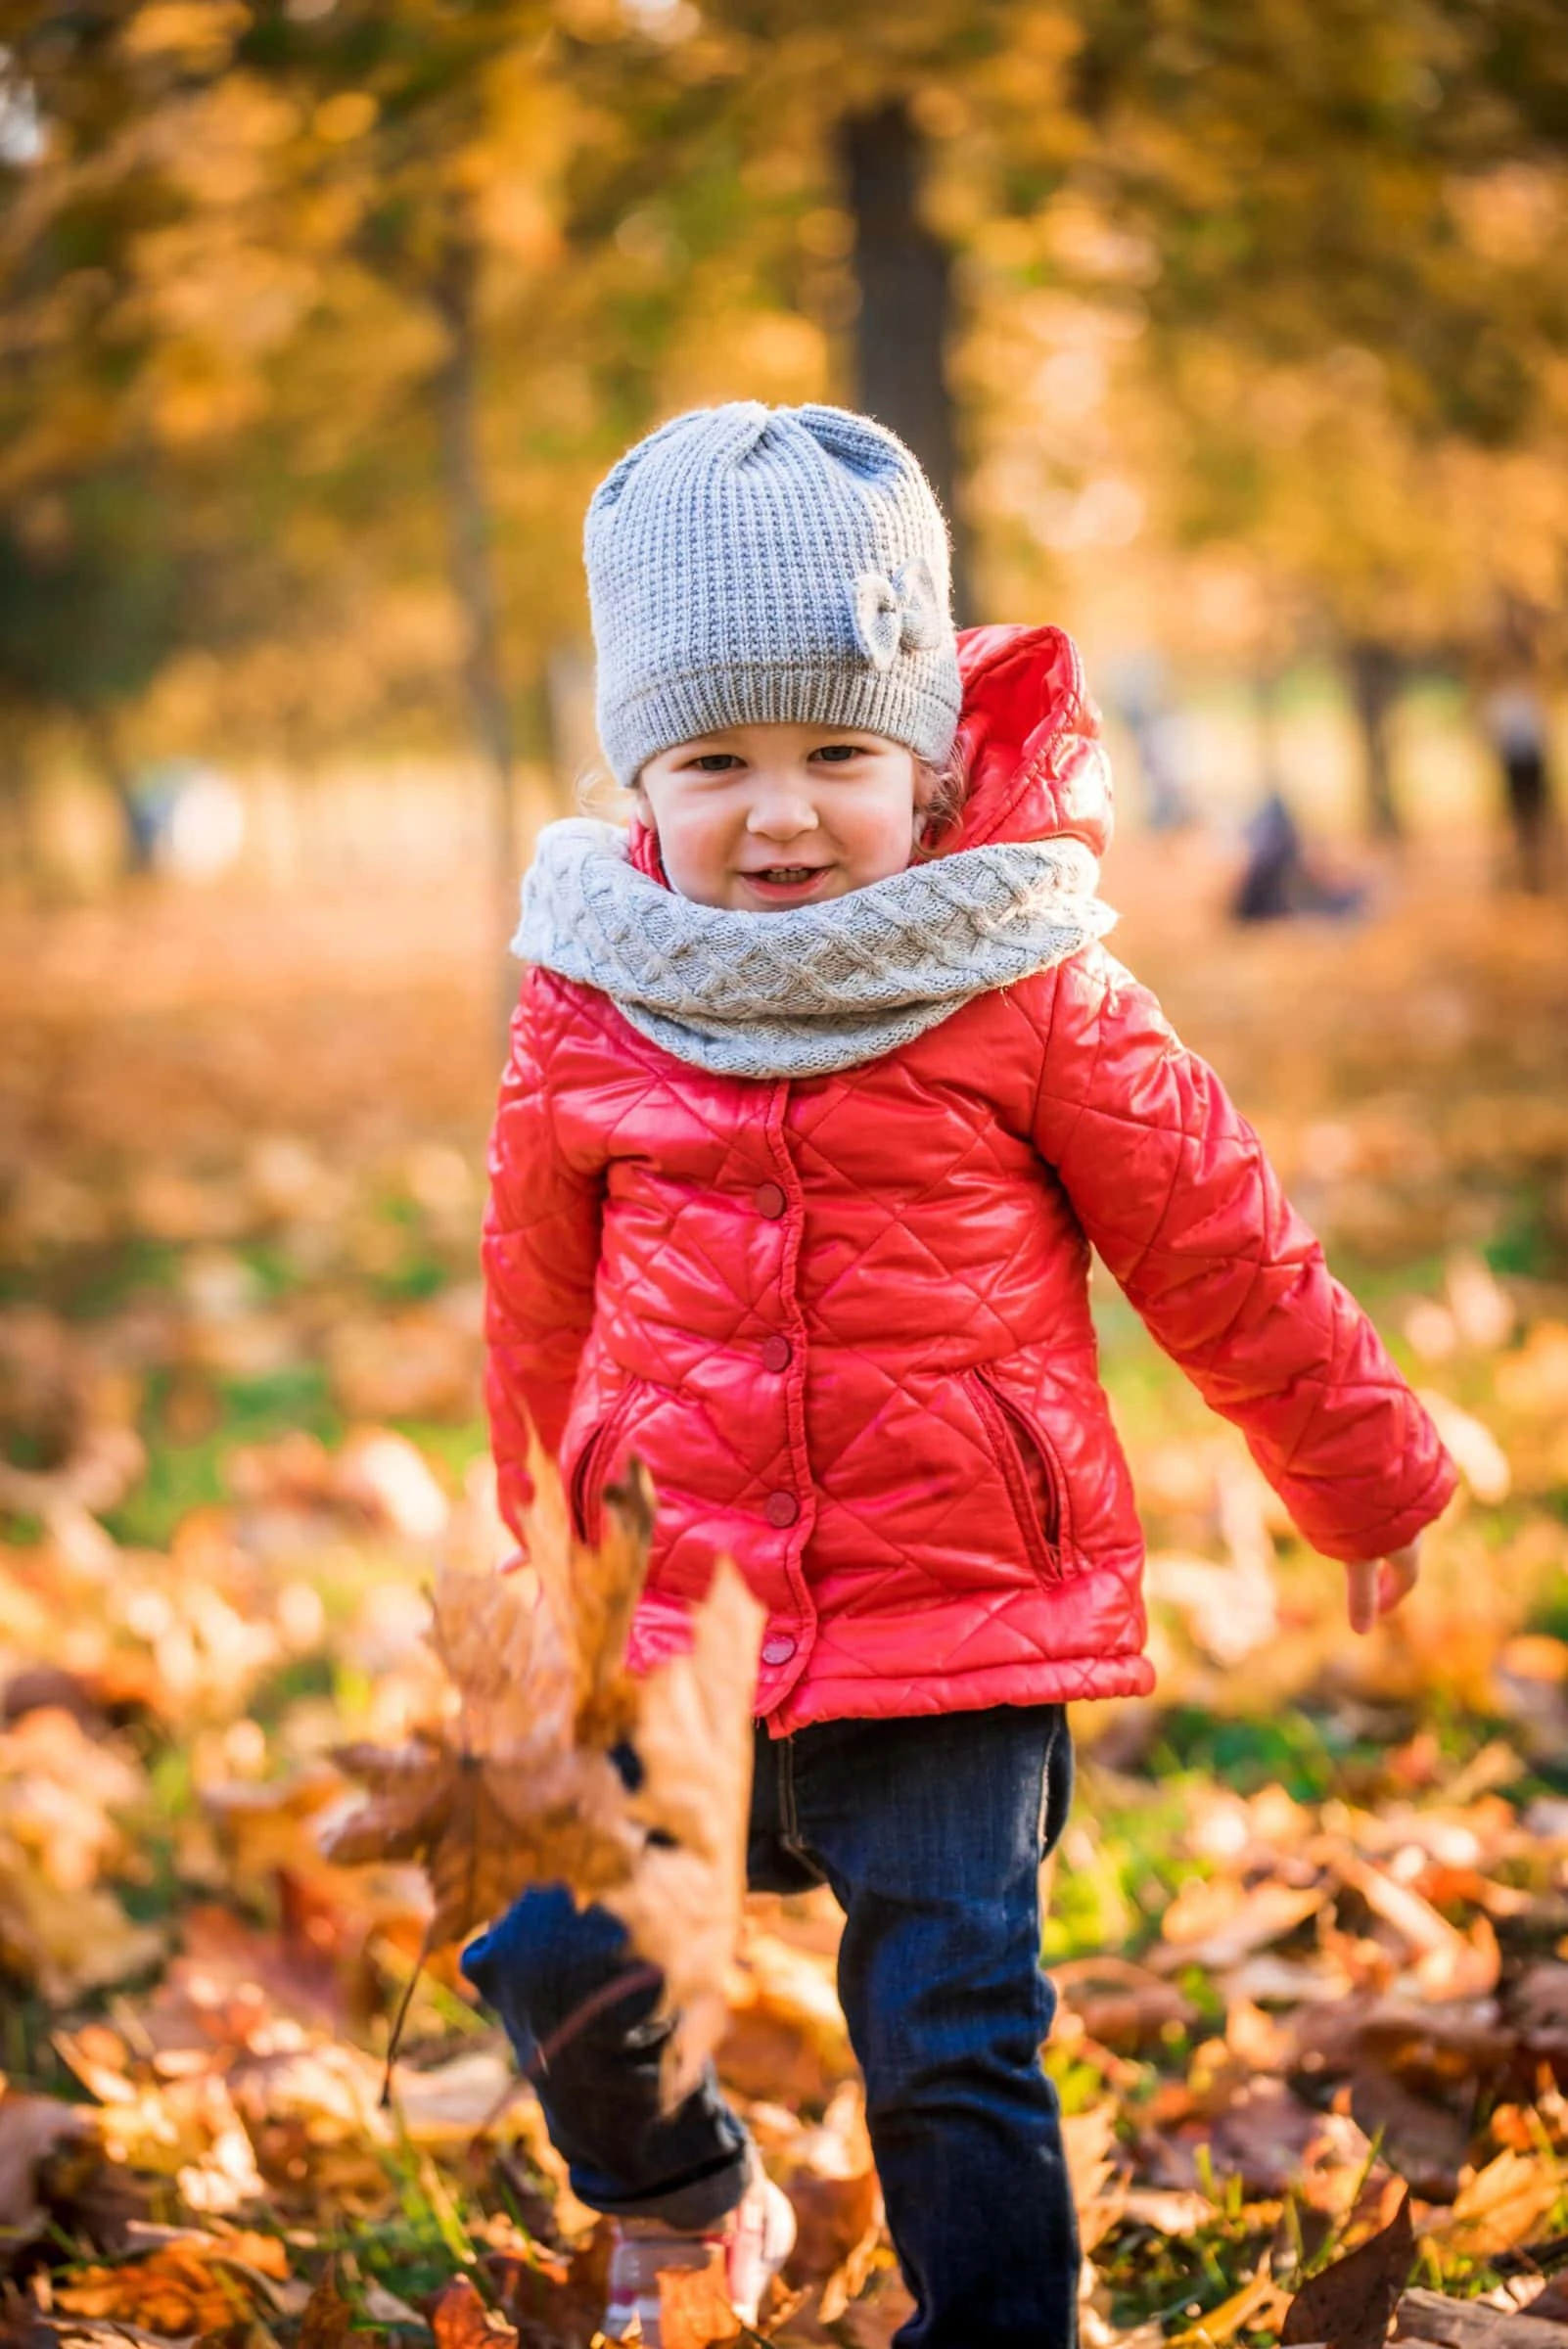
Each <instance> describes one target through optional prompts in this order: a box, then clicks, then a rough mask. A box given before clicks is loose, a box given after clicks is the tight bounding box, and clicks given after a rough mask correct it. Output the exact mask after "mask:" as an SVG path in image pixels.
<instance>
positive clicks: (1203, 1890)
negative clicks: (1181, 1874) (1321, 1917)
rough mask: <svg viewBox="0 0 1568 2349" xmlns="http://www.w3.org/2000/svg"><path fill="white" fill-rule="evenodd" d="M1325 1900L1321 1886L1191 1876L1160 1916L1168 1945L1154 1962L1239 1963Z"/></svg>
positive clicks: (1291, 1928)
mask: <svg viewBox="0 0 1568 2349" xmlns="http://www.w3.org/2000/svg"><path fill="white" fill-rule="evenodd" d="M1324 1898H1325V1895H1324V1893H1323V1890H1322V1888H1321V1886H1319V1885H1312V1884H1309V1885H1305V1886H1296V1885H1292V1884H1281V1883H1279V1882H1277V1881H1276V1880H1275V1879H1274V1878H1272V1877H1268V1878H1266V1879H1265V1881H1264V1882H1263V1883H1261V1884H1254V1885H1253V1886H1251V1887H1250V1888H1246V1887H1243V1886H1242V1885H1240V1884H1237V1883H1235V1882H1233V1881H1231V1880H1229V1879H1227V1878H1224V1877H1214V1878H1210V1879H1208V1880H1207V1881H1206V1880H1204V1879H1202V1878H1199V1877H1193V1878H1191V1879H1189V1881H1188V1882H1187V1883H1185V1884H1183V1885H1182V1887H1181V1890H1180V1891H1179V1893H1177V1895H1176V1899H1175V1900H1174V1901H1173V1902H1172V1903H1171V1906H1170V1907H1169V1909H1167V1911H1166V1912H1165V1915H1164V1917H1163V1918H1162V1919H1161V1925H1160V1931H1161V1934H1162V1937H1163V1938H1164V1940H1165V1942H1166V1943H1167V1944H1168V1945H1169V1946H1168V1947H1167V1948H1165V1949H1163V1950H1156V1951H1154V1952H1153V1953H1152V1955H1151V1962H1152V1963H1153V1964H1155V1965H1158V1966H1164V1967H1168V1968H1169V1967H1174V1966H1176V1965H1206V1966H1213V1967H1215V1968H1220V1967H1223V1966H1229V1965H1235V1964H1237V1963H1239V1961H1240V1960H1241V1959H1242V1958H1243V1957H1249V1956H1250V1955H1251V1953H1252V1952H1253V1951H1254V1950H1261V1949H1266V1948H1267V1947H1268V1944H1269V1943H1270V1942H1275V1941H1283V1940H1284V1938H1285V1936H1286V1934H1287V1933H1293V1932H1294V1931H1295V1929H1296V1927H1297V1926H1298V1925H1300V1924H1304V1923H1305V1922H1306V1920H1307V1918H1308V1917H1310V1916H1315V1915H1316V1913H1317V1911H1318V1910H1320V1909H1321V1908H1322V1906H1323V1901H1324Z"/></svg>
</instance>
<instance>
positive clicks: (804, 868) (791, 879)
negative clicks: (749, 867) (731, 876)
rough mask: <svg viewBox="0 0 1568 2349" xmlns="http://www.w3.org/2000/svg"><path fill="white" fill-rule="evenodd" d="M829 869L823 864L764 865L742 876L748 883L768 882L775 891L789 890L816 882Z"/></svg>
mask: <svg viewBox="0 0 1568 2349" xmlns="http://www.w3.org/2000/svg"><path fill="white" fill-rule="evenodd" d="M826 870H827V867H826V866H825V865H821V864H764V865H761V866H759V867H758V868H757V869H756V870H755V871H753V872H749V873H746V874H744V875H743V876H742V878H743V879H745V880H747V881H766V882H768V883H770V884H771V885H772V887H773V888H775V889H788V888H792V887H794V886H796V885H798V884H799V883H800V882H802V881H814V880H815V879H816V876H817V874H818V873H821V872H825V871H826Z"/></svg>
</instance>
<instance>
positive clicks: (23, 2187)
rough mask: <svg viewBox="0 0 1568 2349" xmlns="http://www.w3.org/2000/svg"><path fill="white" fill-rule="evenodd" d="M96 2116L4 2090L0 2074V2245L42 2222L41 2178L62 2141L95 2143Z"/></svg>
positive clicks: (49, 2099)
mask: <svg viewBox="0 0 1568 2349" xmlns="http://www.w3.org/2000/svg"><path fill="white" fill-rule="evenodd" d="M98 2142H99V2135H98V2121H97V2116H96V2115H95V2114H93V2113H91V2112H88V2111H85V2110H84V2109H83V2107H82V2106H81V2105H79V2104H64V2103H62V2102H61V2101H60V2100H59V2098H58V2097H55V2096H18V2095H16V2094H15V2093H8V2092H7V2090H6V2087H5V2083H4V2080H3V2079H0V2245H3V2244H4V2243H5V2242H6V2240H7V2239H8V2238H9V2240H10V2241H11V2243H12V2244H13V2245H15V2244H17V2243H20V2242H23V2241H25V2240H26V2239H27V2237H28V2236H29V2235H31V2234H34V2233H35V2232H36V2231H37V2230H38V2229H39V2228H41V2227H42V2226H43V2225H44V2223H45V2218H46V2213H45V2211H44V2208H43V2205H42V2202H41V2201H40V2198H39V2188H40V2181H41V2179H42V2177H43V2175H44V2173H45V2172H46V2170H47V2168H48V2166H49V2164H50V2163H51V2161H52V2160H53V2159H54V2158H55V2157H56V2156H57V2155H58V2154H59V2153H60V2151H61V2149H62V2148H63V2147H67V2146H72V2145H73V2146H76V2147H78V2148H81V2147H87V2148H91V2147H95V2146H96V2145H97V2144H98Z"/></svg>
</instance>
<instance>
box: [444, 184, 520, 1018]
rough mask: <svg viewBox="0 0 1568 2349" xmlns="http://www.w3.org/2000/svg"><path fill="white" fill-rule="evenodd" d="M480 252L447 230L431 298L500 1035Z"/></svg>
mask: <svg viewBox="0 0 1568 2349" xmlns="http://www.w3.org/2000/svg"><path fill="white" fill-rule="evenodd" d="M478 288H479V251H478V247H477V245H476V244H475V241H474V238H473V235H472V233H471V231H470V230H469V228H468V226H467V223H466V222H463V221H460V220H454V221H453V222H452V223H451V225H450V226H449V228H448V231H447V234H446V237H445V240H444V243H443V246H442V250H441V255H440V260H439V264H438V268H437V271H436V274H435V277H434V278H433V280H432V283H431V287H430V294H431V299H432V302H433V303H434V305H435V308H436V311H437V314H438V317H439V318H440V321H441V324H442V326H443V327H444V329H445V332H446V348H445V351H444V352H443V354H442V357H441V361H440V364H439V366H438V368H437V370H436V374H435V378H434V381H433V387H432V389H433V391H434V395H435V404H436V418H437V425H438V432H439V437H440V455H441V473H442V481H443V488H444V493H445V504H446V541H447V566H448V571H449V575H450V577H451V582H452V591H453V593H454V594H455V595H456V597H457V601H458V604H459V607H460V609H461V611H462V614H463V619H464V623H465V631H466V643H465V647H464V653H463V684H464V689H465V692H466V695H467V699H468V707H469V716H470V718H471V720H472V723H473V727H474V732H475V736H476V738H477V740H478V742H479V746H480V750H481V753H482V755H483V757H484V761H485V763H486V765H487V766H488V767H489V770H490V778H491V831H490V842H491V855H492V858H493V867H492V872H491V886H492V888H493V891H494V897H495V905H496V926H497V931H498V946H499V947H500V949H501V952H502V959H501V971H500V990H501V1000H500V1014H501V1033H502V1038H503V1043H504V1038H505V1035H506V1029H507V1024H508V1023H509V1021H510V1018H511V1011H512V1005H513V1002H514V1000H515V998H516V991H517V990H516V986H515V981H514V976H513V973H512V969H511V966H510V964H509V963H507V962H506V960H505V959H504V942H505V941H506V940H507V939H509V938H510V936H511V933H512V928H513V917H514V911H515V904H516V891H517V881H518V870H519V866H520V864H521V861H522V853H521V843H520V840H519V837H518V822H517V806H516V760H515V756H514V751H513V743H512V717H511V711H510V708H509V706H508V702H507V695H506V686H505V680H504V677H503V674H502V667H501V623H500V604H499V598H498V596H497V593H496V585H495V564H494V553H493V546H492V522H491V514H490V505H489V497H488V492H487V489H486V484H485V480H484V460H483V457H482V456H481V453H480V443H479V389H478V378H479V338H478V328H477V306H478V305H477V296H478Z"/></svg>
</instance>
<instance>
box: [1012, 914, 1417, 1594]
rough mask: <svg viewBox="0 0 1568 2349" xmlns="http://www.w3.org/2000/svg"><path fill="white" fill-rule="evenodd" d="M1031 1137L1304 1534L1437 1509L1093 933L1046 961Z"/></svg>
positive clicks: (1346, 1301)
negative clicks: (1051, 970)
mask: <svg viewBox="0 0 1568 2349" xmlns="http://www.w3.org/2000/svg"><path fill="white" fill-rule="evenodd" d="M1036 1139H1037V1142H1038V1147H1039V1150H1040V1152H1041V1154H1042V1155H1043V1156H1044V1157H1045V1158H1046V1159H1048V1160H1049V1162H1050V1163H1051V1165H1052V1166H1053V1167H1055V1168H1056V1170H1057V1172H1058V1174H1060V1176H1061V1179H1062V1181H1063V1183H1064V1184H1065V1186H1066V1189H1067V1192H1068V1195H1069V1197H1070V1198H1071V1200H1072V1202H1073V1206H1074V1209H1075V1211H1076V1212H1077V1214H1078V1217H1079V1220H1080V1221H1081V1222H1082V1223H1083V1225H1084V1231H1085V1232H1086V1233H1087V1235H1088V1237H1089V1239H1090V1240H1091V1241H1092V1242H1093V1244H1094V1246H1095V1247H1096V1248H1097V1249H1098V1250H1099V1253H1100V1255H1101V1257H1102V1258H1103V1259H1104V1261H1105V1263H1106V1264H1107V1265H1108V1266H1109V1267H1110V1269H1111V1271H1112V1273H1113V1274H1114V1275H1115V1277H1116V1279H1117V1280H1118V1281H1119V1282H1120V1283H1121V1285H1122V1287H1123V1288H1124V1289H1125V1290H1126V1292H1127V1295H1128V1297H1129V1298H1130V1301H1131V1303H1132V1304H1133V1305H1134V1306H1135V1307H1136V1309H1137V1311H1138V1313H1140V1314H1141V1316H1142V1318H1143V1319H1144V1321H1145V1322H1146V1323H1147V1324H1148V1326H1149V1329H1150V1330H1151V1331H1152V1333H1153V1335H1154V1336H1155V1338H1156V1339H1157V1340H1158V1341H1159V1343H1160V1344H1161V1345H1162V1346H1163V1347H1164V1348H1165V1350H1166V1352H1167V1353H1168V1354H1169V1355H1171V1356H1172V1357H1173V1359H1175V1360H1176V1361H1177V1362H1178V1363H1179V1364H1180V1366H1181V1368H1182V1369H1183V1370H1184V1371H1185V1372H1186V1373H1187V1375H1188V1377H1189V1378H1190V1379H1191V1380H1192V1382H1193V1384H1194V1385H1195V1386H1196V1388H1197V1389H1198V1392H1199V1394H1200V1395H1202V1397H1203V1399H1204V1401H1205V1402H1206V1403H1207V1404H1209V1405H1211V1407H1212V1408H1213V1409H1215V1410H1217V1411H1220V1412H1222V1413H1223V1415H1224V1417H1225V1418H1227V1419H1230V1420H1233V1421H1234V1422H1235V1424H1236V1425H1237V1426H1238V1427H1239V1428H1240V1429H1241V1431H1242V1433H1243V1435H1244V1436H1245V1437H1246V1439H1247V1445H1248V1448H1249V1450H1250V1451H1251V1452H1252V1455H1253V1457H1254V1459H1255V1460H1256V1461H1257V1463H1258V1465H1259V1467H1260V1468H1261V1469H1262V1470H1263V1473H1264V1474H1265V1476H1266V1477H1267V1478H1268V1482H1269V1483H1270V1484H1271V1485H1272V1486H1273V1488H1274V1490H1275V1492H1276V1493H1277V1494H1278V1495H1279V1497H1280V1498H1281V1499H1282V1500H1283V1501H1284V1503H1285V1506H1286V1507H1287V1509H1288V1510H1289V1511H1290V1514H1291V1516H1292V1518H1293V1519H1294V1520H1295V1523H1296V1524H1297V1526H1299V1528H1300V1529H1301V1532H1302V1533H1303V1535H1304V1536H1305V1537H1306V1539H1307V1540H1308V1541H1309V1542H1310V1543H1312V1544H1313V1546H1314V1549H1318V1550H1321V1551H1322V1552H1323V1553H1324V1554H1325V1555H1326V1556H1328V1557H1332V1558H1341V1559H1345V1560H1347V1561H1349V1560H1352V1559H1359V1558H1375V1557H1380V1556H1384V1555H1386V1554H1387V1553H1388V1552H1389V1551H1390V1550H1393V1549H1398V1548H1400V1547H1401V1546H1402V1545H1403V1544H1404V1543H1407V1542H1408V1541H1410V1540H1411V1539H1412V1538H1413V1537H1414V1536H1415V1535H1416V1534H1417V1533H1419V1531H1420V1530H1421V1528H1422V1526H1424V1525H1426V1524H1427V1523H1428V1522H1429V1521H1430V1520H1431V1519H1432V1518H1433V1517H1435V1516H1436V1515H1437V1514H1438V1512H1439V1511H1440V1510H1441V1509H1442V1508H1443V1506H1444V1505H1445V1503H1446V1502H1447V1501H1448V1499H1449V1497H1450V1496H1451V1494H1452V1493H1453V1488H1454V1483H1455V1476H1454V1470H1453V1462H1452V1461H1451V1460H1450V1458H1449V1456H1448V1454H1447V1452H1446V1451H1444V1449H1443V1446H1442V1444H1441V1443H1440V1442H1439V1440H1438V1435H1437V1431H1436V1429H1435V1428H1434V1427H1433V1425H1432V1422H1431V1420H1430V1419H1429V1418H1428V1416H1427V1414H1426V1412H1425V1411H1424V1410H1423V1409H1422V1407H1421V1405H1420V1404H1419V1403H1418V1402H1417V1401H1416V1399H1415V1397H1414V1396H1413V1395H1412V1394H1411V1392H1410V1390H1409V1388H1408V1387H1407V1385H1406V1383H1405V1380H1404V1379H1403V1378H1402V1377H1401V1376H1400V1374H1399V1372H1398V1370H1397V1369H1396V1368H1395V1366H1394V1364H1393V1362H1392V1361H1391V1360H1390V1359H1389V1357H1388V1355H1387V1353H1386V1351H1385V1349H1384V1347H1383V1344H1382V1341H1381V1340H1380V1339H1379V1337H1378V1335H1377V1332H1376V1331H1375V1330H1374V1329H1373V1327H1372V1324H1371V1322H1370V1321H1369V1320H1368V1319H1367V1317H1366V1315H1365V1313H1362V1312H1361V1310H1360V1306H1358V1305H1357V1304H1356V1302H1355V1300H1354V1299H1353V1298H1352V1297H1350V1296H1349V1295H1347V1293H1346V1291H1345V1290H1344V1289H1342V1288H1341V1287H1340V1285H1339V1283H1338V1282H1337V1281H1336V1280H1335V1279H1333V1278H1332V1276H1331V1275H1330V1273H1329V1271H1328V1267H1327V1266H1326V1265H1325V1263H1324V1261H1323V1252H1322V1248H1321V1246H1320V1245H1319V1243H1318V1242H1317V1240H1316V1239H1315V1238H1314V1235H1313V1233H1312V1232H1311V1231H1309V1230H1308V1228H1307V1226H1306V1224H1305V1223H1304V1222H1303V1221H1302V1220H1301V1218H1300V1217H1299V1216H1298V1215H1297V1214H1296V1213H1295V1211H1294V1209H1293V1208H1292V1207H1291V1206H1290V1203H1289V1201H1288V1200H1287V1199H1286V1198H1285V1196H1284V1194H1283V1192H1282V1191H1281V1189H1280V1186H1279V1181H1278V1178H1277V1176H1276V1175H1275V1174H1274V1172H1273V1170H1272V1168H1271V1167H1270V1166H1269V1164H1268V1160H1267V1159H1266V1158H1265V1156H1264V1153H1263V1147H1262V1145H1261V1143H1260V1142H1259V1139H1258V1136H1257V1135H1256V1133H1254V1131H1253V1129H1252V1128H1251V1127H1250V1126H1249V1125H1248V1123H1247V1121H1246V1119H1245V1118H1244V1117H1242V1115H1241V1114H1240V1112H1239V1111H1238V1110H1237V1109H1236V1107H1235V1105H1234V1104H1233V1102H1231V1100H1230V1099H1229V1098H1228V1096H1227V1095H1226V1093H1225V1090H1224V1088H1223V1086H1222V1084H1221V1082H1220V1081H1219V1079H1218V1078H1217V1077H1216V1076H1215V1074H1214V1072H1213V1070H1212V1069H1210V1068H1208V1067H1207V1066H1206V1065H1205V1063H1204V1062H1203V1061H1201V1060H1199V1059H1198V1058H1197V1057H1196V1055H1195V1054H1193V1053H1191V1052H1188V1051H1187V1050H1186V1049H1185V1048H1184V1046H1183V1045H1182V1044H1181V1043H1180V1041H1179V1040H1178V1038H1177V1037H1176V1035H1175V1034H1174V1033H1173V1031H1172V1029H1171V1027H1170V1026H1169V1024H1168V1022H1167V1021H1166V1019H1165V1017H1164V1015H1163V1013H1162V1012H1161V1010H1160V1007H1159V1005H1158V1003H1157V1002H1156V1001H1155V999H1154V997H1153V996H1152V995H1151V994H1150V993H1149V991H1148V990H1147V989H1146V988H1142V987H1139V986H1138V985H1137V983H1136V982H1135V981H1134V980H1133V979H1132V977H1131V975H1130V973H1129V972H1128V971H1126V970H1124V969H1123V967H1122V965H1121V964H1120V963H1118V962H1117V961H1115V960H1114V958H1113V957H1112V956H1110V955H1109V954H1106V953H1104V952H1103V951H1102V950H1100V949H1099V948H1095V949H1092V950H1091V951H1090V952H1089V953H1087V954H1084V955H1082V956H1077V957H1075V958H1074V959H1073V960H1072V961H1070V962H1067V963H1064V964H1063V965H1062V966H1061V968H1060V969H1059V971H1058V973H1057V975H1056V988H1055V996H1054V1004H1053V1008H1052V1011H1051V1016H1050V1027H1049V1031H1048V1034H1047V1037H1046V1044H1045V1054H1044V1065H1043V1069H1042V1072H1041V1078H1040V1084H1039V1090H1038V1100H1037V1109H1036Z"/></svg>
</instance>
